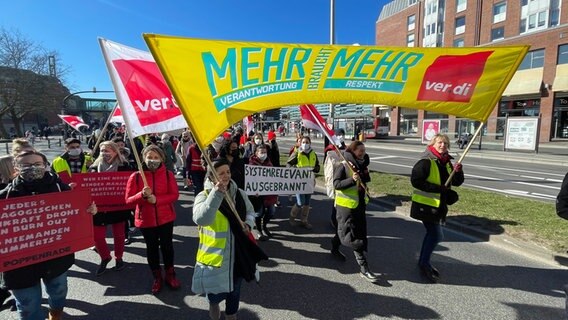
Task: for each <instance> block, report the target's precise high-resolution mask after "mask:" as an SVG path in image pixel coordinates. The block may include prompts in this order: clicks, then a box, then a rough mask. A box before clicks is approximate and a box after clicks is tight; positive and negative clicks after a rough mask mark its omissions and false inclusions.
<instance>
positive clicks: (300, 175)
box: [245, 165, 315, 196]
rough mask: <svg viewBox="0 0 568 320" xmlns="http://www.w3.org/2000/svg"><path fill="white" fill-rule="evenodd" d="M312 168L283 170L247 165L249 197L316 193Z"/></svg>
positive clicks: (246, 177) (246, 175) (246, 181)
mask: <svg viewBox="0 0 568 320" xmlns="http://www.w3.org/2000/svg"><path fill="white" fill-rule="evenodd" d="M314 185H315V178H314V173H313V172H312V169H311V168H281V167H264V166H249V165H245V191H246V193H247V194H248V195H251V196H255V195H285V194H311V193H314Z"/></svg>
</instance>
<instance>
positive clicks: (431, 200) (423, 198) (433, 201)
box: [412, 159, 452, 208]
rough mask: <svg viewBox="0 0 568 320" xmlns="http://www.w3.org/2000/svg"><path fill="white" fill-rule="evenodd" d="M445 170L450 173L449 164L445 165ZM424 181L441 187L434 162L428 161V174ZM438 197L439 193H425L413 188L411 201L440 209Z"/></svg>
mask: <svg viewBox="0 0 568 320" xmlns="http://www.w3.org/2000/svg"><path fill="white" fill-rule="evenodd" d="M446 169H447V170H448V173H451V172H452V168H451V167H450V164H449V163H447V164H446ZM426 181H428V182H430V183H432V184H435V185H438V186H441V185H442V181H441V179H440V171H439V170H438V165H437V164H436V160H433V159H430V174H429V175H428V178H426ZM440 197H441V194H440V193H436V192H426V191H422V190H419V189H416V188H414V191H413V192H412V201H414V202H418V203H421V204H425V205H427V206H430V207H434V208H439V207H440Z"/></svg>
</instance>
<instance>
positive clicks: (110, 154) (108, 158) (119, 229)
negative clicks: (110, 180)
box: [89, 141, 133, 277]
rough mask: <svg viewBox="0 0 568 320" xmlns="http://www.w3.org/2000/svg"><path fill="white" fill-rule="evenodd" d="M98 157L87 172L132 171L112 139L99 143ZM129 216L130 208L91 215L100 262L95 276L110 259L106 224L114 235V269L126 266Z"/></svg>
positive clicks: (105, 267) (102, 270)
mask: <svg viewBox="0 0 568 320" xmlns="http://www.w3.org/2000/svg"><path fill="white" fill-rule="evenodd" d="M99 150H100V153H99V157H98V158H97V159H96V160H95V162H93V164H92V165H91V166H90V167H89V172H117V171H133V170H132V167H131V166H130V163H129V162H128V160H127V159H126V158H125V157H124V156H123V155H122V153H121V152H120V148H119V146H118V145H117V144H116V143H114V142H112V141H104V142H102V143H101V144H100V145H99ZM129 218H130V210H119V211H108V212H101V214H97V215H96V216H93V225H94V236H95V248H96V249H97V252H98V253H99V256H100V257H101V263H100V265H99V268H98V269H97V272H96V276H97V277H98V276H100V275H102V274H103V273H105V272H106V270H107V265H108V264H109V263H110V261H111V260H112V257H111V255H110V250H109V247H108V244H107V242H106V231H107V226H109V225H111V226H112V235H113V237H114V258H115V259H116V264H115V266H114V270H115V271H120V270H122V269H124V267H125V266H126V265H125V264H124V260H122V256H123V254H124V241H125V239H126V233H125V230H126V228H125V224H126V221H128V219H129Z"/></svg>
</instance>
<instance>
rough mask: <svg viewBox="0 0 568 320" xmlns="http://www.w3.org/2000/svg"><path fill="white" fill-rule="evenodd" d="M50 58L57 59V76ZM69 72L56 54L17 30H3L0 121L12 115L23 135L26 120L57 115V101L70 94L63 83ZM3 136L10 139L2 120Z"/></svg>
mask: <svg viewBox="0 0 568 320" xmlns="http://www.w3.org/2000/svg"><path fill="white" fill-rule="evenodd" d="M50 56H51V57H54V58H55V59H53V60H54V61H55V62H56V65H57V74H56V76H57V77H52V76H49V75H50V70H49V69H50V68H49V57H50ZM69 71H70V69H69V68H68V67H65V66H64V65H63V64H62V63H60V58H59V54H58V53H57V52H56V51H49V50H47V49H45V48H44V47H43V46H42V45H40V44H38V43H36V42H34V41H32V40H30V39H28V38H27V37H25V36H23V35H22V34H21V33H20V32H19V31H17V30H7V29H5V28H0V119H1V118H2V117H4V116H9V117H10V118H11V120H12V122H13V124H14V127H15V128H16V130H17V133H18V135H22V132H20V131H21V122H22V120H23V119H24V117H26V116H27V115H29V114H31V113H42V114H46V113H49V112H53V110H54V108H56V107H57V102H58V101H61V100H62V99H63V97H64V96H65V95H66V94H68V93H69V90H68V89H67V88H66V87H65V86H64V85H63V84H62V83H61V79H64V78H65V76H66V75H67V74H68V72H69ZM0 134H1V135H2V136H7V132H6V129H5V128H4V125H3V123H2V122H1V121H0Z"/></svg>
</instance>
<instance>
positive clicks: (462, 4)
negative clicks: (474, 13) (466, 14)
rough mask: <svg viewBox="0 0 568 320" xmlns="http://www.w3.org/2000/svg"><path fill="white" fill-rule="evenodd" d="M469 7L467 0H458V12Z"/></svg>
mask: <svg viewBox="0 0 568 320" xmlns="http://www.w3.org/2000/svg"><path fill="white" fill-rule="evenodd" d="M465 9H467V0H457V1H456V13H457V12H462V11H464V10H465Z"/></svg>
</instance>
